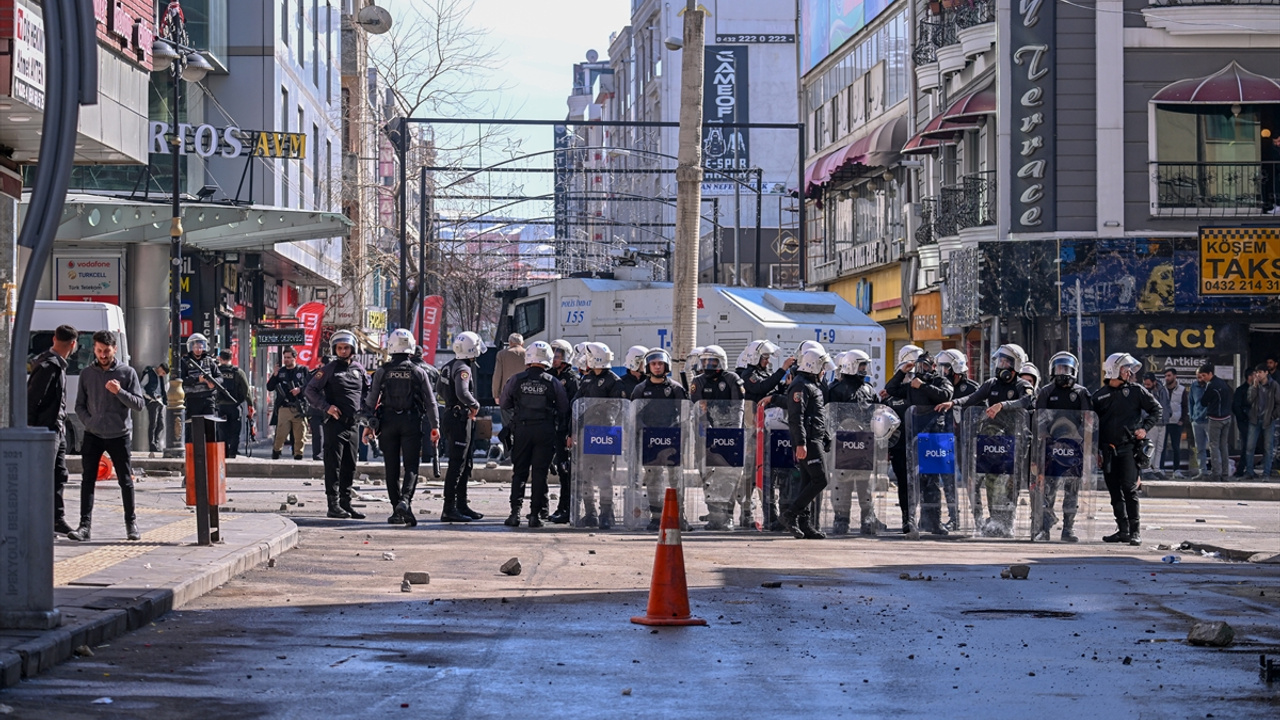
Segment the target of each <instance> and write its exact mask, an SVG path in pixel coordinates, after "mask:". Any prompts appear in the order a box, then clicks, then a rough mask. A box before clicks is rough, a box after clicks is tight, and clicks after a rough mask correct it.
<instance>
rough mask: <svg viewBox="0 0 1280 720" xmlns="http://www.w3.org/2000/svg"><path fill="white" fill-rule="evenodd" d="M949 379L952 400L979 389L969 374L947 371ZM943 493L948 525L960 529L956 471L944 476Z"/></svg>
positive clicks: (950, 527)
mask: <svg viewBox="0 0 1280 720" xmlns="http://www.w3.org/2000/svg"><path fill="white" fill-rule="evenodd" d="M947 381H948V382H950V383H951V388H952V392H951V399H952V401H956V402H958V401H960V400H961V399H963V398H967V397H969V396H970V395H972V394H973V393H975V392H977V390H978V383H976V382H974V381H973V380H972V379H971V378H970V377H969V376H968V375H962V374H957V373H947ZM955 415H956V416H957V417H959V415H960V413H959V412H958V411H957V412H956V413H955ZM942 494H943V495H945V496H946V498H947V527H948V529H950V530H958V529H959V518H960V504H959V502H958V500H957V498H956V476H955V474H954V473H952V474H950V475H943V476H942Z"/></svg>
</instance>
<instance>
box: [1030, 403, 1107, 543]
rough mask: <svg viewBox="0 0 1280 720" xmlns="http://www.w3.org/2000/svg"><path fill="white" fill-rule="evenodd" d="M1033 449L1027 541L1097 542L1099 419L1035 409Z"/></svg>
mask: <svg viewBox="0 0 1280 720" xmlns="http://www.w3.org/2000/svg"><path fill="white" fill-rule="evenodd" d="M1032 419H1033V424H1032V447H1031V476H1030V479H1029V482H1030V493H1029V494H1030V496H1031V499H1030V503H1031V538H1032V540H1037V541H1055V540H1061V539H1063V537H1064V536H1063V532H1062V531H1070V532H1069V533H1068V534H1074V536H1075V537H1077V538H1078V539H1080V540H1092V539H1096V537H1095V535H1094V532H1095V528H1094V523H1093V517H1094V515H1095V510H1094V507H1095V504H1096V501H1097V497H1098V493H1096V492H1094V491H1093V487H1094V483H1095V480H1096V477H1097V473H1098V467H1097V456H1098V417H1097V415H1095V414H1094V413H1093V412H1081V411H1079V410H1036V411H1035V413H1034V415H1033V418H1032Z"/></svg>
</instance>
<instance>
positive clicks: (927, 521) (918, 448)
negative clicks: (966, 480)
mask: <svg viewBox="0 0 1280 720" xmlns="http://www.w3.org/2000/svg"><path fill="white" fill-rule="evenodd" d="M955 474H956V423H955V416H954V415H953V414H952V413H951V412H950V411H943V412H938V411H936V410H934V409H933V408H932V407H928V406H915V407H912V408H911V409H910V410H909V411H908V412H907V475H908V477H909V478H910V485H909V486H908V493H907V497H908V505H909V509H910V513H911V517H912V524H913V525H914V526H915V528H916V529H917V531H919V532H925V533H934V534H942V533H946V532H947V528H952V527H955V528H960V529H961V530H963V525H962V524H961V522H960V520H959V519H958V518H954V517H953V518H948V519H947V521H946V522H945V523H944V522H943V520H942V511H943V508H944V507H946V505H945V503H944V502H943V485H944V484H946V483H948V482H953V480H952V479H951V478H954V477H955Z"/></svg>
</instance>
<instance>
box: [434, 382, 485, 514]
mask: <svg viewBox="0 0 1280 720" xmlns="http://www.w3.org/2000/svg"><path fill="white" fill-rule="evenodd" d="M474 362H475V361H474V360H471V359H464V358H454V359H452V360H450V361H449V362H447V363H445V366H444V367H442V368H440V381H439V384H438V385H437V386H436V394H437V395H438V396H440V399H441V401H442V402H443V404H444V414H443V415H442V416H441V423H440V424H441V427H442V429H443V431H444V433H445V434H447V435H448V436H449V470H448V472H446V473H445V476H444V509H443V510H442V511H441V513H440V520H441V521H443V522H469V521H471V520H479V519H480V518H481V517H483V515H480V513H477V512H475V511H473V510H472V509H471V508H470V506H469V505H468V504H467V480H468V478H470V477H471V455H472V452H471V429H472V420H471V417H470V413H471V411H473V410H474V411H476V412H479V410H480V401H479V400H477V399H476V371H475V365H474ZM477 516H479V517H477Z"/></svg>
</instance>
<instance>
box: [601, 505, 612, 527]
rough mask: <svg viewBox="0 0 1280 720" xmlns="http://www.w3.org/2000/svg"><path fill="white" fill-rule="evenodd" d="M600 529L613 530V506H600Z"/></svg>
mask: <svg viewBox="0 0 1280 720" xmlns="http://www.w3.org/2000/svg"><path fill="white" fill-rule="evenodd" d="M600 529H601V530H612V529H613V506H612V505H604V504H601V505H600Z"/></svg>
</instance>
